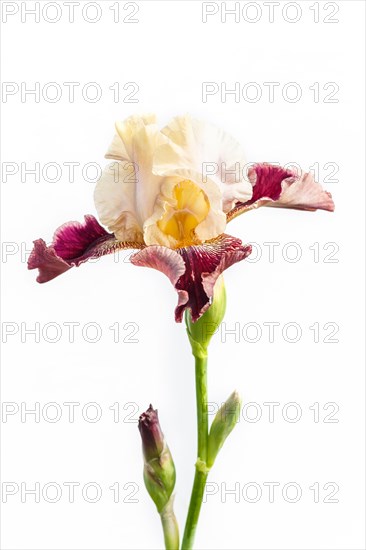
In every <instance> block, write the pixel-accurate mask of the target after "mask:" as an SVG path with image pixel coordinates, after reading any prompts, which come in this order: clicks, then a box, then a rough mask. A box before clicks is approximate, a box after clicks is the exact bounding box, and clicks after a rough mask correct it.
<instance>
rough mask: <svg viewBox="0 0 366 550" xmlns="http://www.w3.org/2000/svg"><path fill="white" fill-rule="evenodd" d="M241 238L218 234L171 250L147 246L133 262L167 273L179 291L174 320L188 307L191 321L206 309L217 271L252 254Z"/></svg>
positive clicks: (180, 319)
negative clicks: (200, 241) (197, 242)
mask: <svg viewBox="0 0 366 550" xmlns="http://www.w3.org/2000/svg"><path fill="white" fill-rule="evenodd" d="M251 250H252V249H251V246H249V245H247V246H243V244H242V242H241V241H240V239H236V238H235V237H231V236H230V235H220V236H219V237H217V238H216V239H213V240H212V241H208V242H206V243H203V244H200V245H194V246H187V247H184V248H177V249H176V250H172V249H170V248H166V247H165V246H148V247H146V248H144V249H143V250H141V251H140V252H137V253H136V254H134V255H133V256H132V258H131V262H132V263H133V264H134V265H140V266H145V267H152V268H154V269H158V270H159V271H162V272H163V273H165V275H167V276H168V277H169V279H170V281H171V283H172V284H173V285H174V287H175V289H176V290H177V292H178V305H177V307H176V309H175V320H176V321H177V322H178V323H180V322H181V321H182V317H183V312H184V310H185V309H187V308H189V309H190V310H191V315H192V320H193V321H197V319H199V318H200V317H201V315H203V313H204V312H205V311H206V310H207V309H208V308H209V306H210V303H211V299H212V296H213V291H214V286H215V283H216V280H217V279H218V277H219V276H220V274H221V273H222V272H223V271H224V270H225V269H227V268H228V267H230V266H231V265H233V264H234V263H236V262H239V261H240V260H244V259H245V258H246V257H247V256H249V254H250V253H251Z"/></svg>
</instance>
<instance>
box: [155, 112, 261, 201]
mask: <svg viewBox="0 0 366 550" xmlns="http://www.w3.org/2000/svg"><path fill="white" fill-rule="evenodd" d="M162 133H163V134H165V135H167V136H168V137H169V138H170V140H171V141H172V142H173V143H175V144H176V145H177V146H178V147H179V148H180V150H181V151H183V154H181V155H178V159H177V160H178V164H177V163H175V165H176V166H179V167H186V168H187V167H190V168H194V169H195V170H197V171H199V172H200V173H201V174H202V176H203V179H204V180H205V179H207V178H210V179H211V180H212V181H214V182H215V183H216V184H217V185H218V186H219V187H220V189H221V191H222V195H223V204H222V208H223V210H224V212H229V210H231V208H232V207H233V206H234V204H235V202H237V201H238V200H240V201H243V202H245V201H247V200H249V199H250V198H251V196H252V186H251V185H250V183H249V182H248V181H247V179H246V178H245V174H246V171H245V164H246V162H245V155H244V151H243V149H242V147H241V146H240V144H239V143H238V142H237V141H236V140H235V139H234V138H233V137H231V136H230V135H229V134H227V133H226V132H224V131H223V130H221V129H220V128H218V127H216V126H214V125H213V124H210V123H208V122H204V121H199V120H196V119H195V118H193V117H191V116H189V115H185V116H180V117H176V118H174V119H173V120H172V121H171V122H170V123H169V124H168V125H167V126H166V127H165V128H163V130H162ZM159 161H163V163H164V159H163V158H162V157H160V159H158V158H156V159H155V165H154V168H155V169H158V167H157V164H158V163H159ZM165 164H166V161H165Z"/></svg>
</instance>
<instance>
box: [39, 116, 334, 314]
mask: <svg viewBox="0 0 366 550" xmlns="http://www.w3.org/2000/svg"><path fill="white" fill-rule="evenodd" d="M106 158H107V159H111V160H112V161H113V162H111V163H110V164H109V165H108V166H107V167H106V168H105V170H104V171H103V173H102V176H101V178H100V180H99V181H98V183H97V185H96V189H95V193H94V199H95V207H96V211H97V213H98V218H99V221H100V223H99V222H98V221H97V219H96V218H95V217H94V216H92V215H86V216H85V220H84V222H83V223H79V222H76V221H73V222H68V223H65V224H64V225H62V226H61V227H59V228H58V229H57V230H56V232H55V234H54V237H53V241H52V244H51V245H49V246H47V245H46V243H45V241H44V240H43V239H38V240H36V241H34V248H33V250H32V253H31V255H30V257H29V262H28V267H29V269H36V268H38V270H39V275H38V278H37V281H38V282H39V283H45V282H47V281H50V280H51V279H54V278H55V277H57V276H58V275H61V274H62V273H64V272H65V271H68V270H69V269H70V268H71V267H73V266H79V265H80V264H82V263H84V262H86V261H87V260H90V259H94V258H99V257H101V256H104V255H106V254H111V253H114V252H118V251H119V250H122V249H135V250H137V252H136V253H135V254H134V255H133V256H132V257H131V262H132V263H133V264H134V265H137V266H146V267H151V268H154V269H158V270H159V271H161V272H163V273H165V275H167V276H168V278H169V279H170V281H171V283H172V284H173V286H174V288H175V289H176V291H177V293H178V305H177V307H176V309H175V320H176V321H177V322H181V320H182V316H183V312H184V310H185V309H187V308H188V309H189V310H190V314H191V317H192V320H193V321H194V322H195V321H197V320H198V319H199V318H200V317H201V316H202V314H203V313H204V312H205V311H206V310H207V309H208V308H209V306H210V304H211V302H212V297H213V292H214V287H215V283H216V281H217V279H218V278H219V276H220V275H221V273H222V272H223V271H224V270H225V269H227V268H228V267H230V266H231V265H233V264H235V263H236V262H239V261H240V260H244V259H245V258H246V257H247V256H248V255H249V254H250V252H251V247H250V245H243V244H242V242H241V240H240V239H238V238H236V237H232V236H231V235H228V234H226V232H225V231H226V225H227V223H228V222H230V221H231V220H232V219H234V218H235V217H236V216H239V215H240V214H243V213H245V212H247V211H249V210H253V209H256V208H258V207H259V206H272V207H281V208H295V209H300V210H317V209H322V210H328V211H333V210H334V203H333V200H332V197H331V195H330V193H328V192H327V191H324V190H323V189H322V187H321V185H319V184H318V183H316V182H315V181H314V179H313V176H312V175H311V174H310V173H301V174H296V173H295V172H294V171H292V170H288V169H285V168H281V167H279V166H275V165H271V164H266V163H263V164H261V163H259V164H255V165H252V166H251V167H250V168H249V169H246V163H245V160H244V159H245V155H244V152H243V150H242V148H241V146H240V145H239V143H237V141H236V140H235V139H233V138H232V137H231V136H229V135H227V134H226V133H225V132H224V131H222V130H220V129H219V128H217V127H215V126H213V125H211V124H209V123H206V122H202V121H199V120H196V119H194V118H192V117H191V116H178V117H176V118H174V119H173V120H172V121H171V122H170V123H169V124H168V125H167V126H165V127H164V128H163V129H160V128H159V126H158V125H157V123H156V118H155V116H153V115H146V116H131V117H129V118H127V119H126V120H125V121H124V122H118V123H117V124H116V134H115V136H114V138H113V141H112V143H111V145H110V147H109V149H108V151H107V154H106Z"/></svg>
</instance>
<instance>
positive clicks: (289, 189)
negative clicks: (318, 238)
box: [227, 163, 334, 221]
mask: <svg viewBox="0 0 366 550" xmlns="http://www.w3.org/2000/svg"><path fill="white" fill-rule="evenodd" d="M248 178H249V181H250V182H251V184H252V186H253V196H252V198H251V199H250V200H249V201H247V202H238V203H237V204H236V205H235V206H234V208H233V209H232V210H231V211H230V212H229V213H228V214H227V219H228V221H230V220H232V219H233V218H235V217H236V216H238V215H239V214H242V213H243V212H246V211H247V210H251V209H253V208H258V207H259V206H273V207H279V208H294V209H298V210H309V211H315V210H318V209H319V210H328V211H330V212H333V210H334V202H333V200H332V195H331V194H330V193H328V191H324V189H323V188H322V186H321V185H320V184H319V183H317V182H316V181H314V178H313V176H312V174H310V173H304V172H303V173H301V175H300V176H297V175H296V173H295V172H294V171H292V170H287V169H285V168H281V167H279V166H274V165H272V164H266V163H263V164H256V165H254V166H252V167H251V168H250V170H249V171H248Z"/></svg>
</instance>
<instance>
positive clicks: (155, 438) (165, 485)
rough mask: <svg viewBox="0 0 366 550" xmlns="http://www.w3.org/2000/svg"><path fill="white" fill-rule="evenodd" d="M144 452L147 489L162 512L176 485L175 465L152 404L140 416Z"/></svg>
mask: <svg viewBox="0 0 366 550" xmlns="http://www.w3.org/2000/svg"><path fill="white" fill-rule="evenodd" d="M138 427H139V430H140V434H141V438H142V450H143V454H144V481H145V486H146V489H147V491H148V493H149V495H150V496H151V498H152V500H153V501H154V503H155V504H156V507H157V509H158V512H159V513H160V512H161V511H162V510H163V508H164V506H166V504H167V503H168V501H169V499H170V496H171V494H172V492H173V490H174V485H175V466H174V462H173V458H172V455H171V454H170V451H169V447H168V446H167V444H166V443H165V439H164V435H163V432H162V431H161V427H160V424H159V417H158V411H157V410H155V409H153V407H152V405H150V407H149V408H148V409H147V411H146V412H144V413H143V414H142V415H141V416H140V418H139V426H138Z"/></svg>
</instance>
